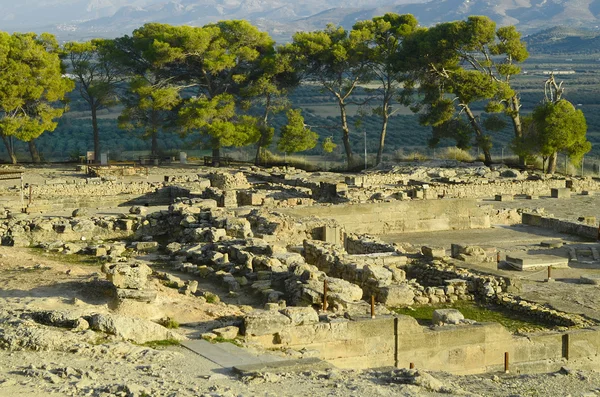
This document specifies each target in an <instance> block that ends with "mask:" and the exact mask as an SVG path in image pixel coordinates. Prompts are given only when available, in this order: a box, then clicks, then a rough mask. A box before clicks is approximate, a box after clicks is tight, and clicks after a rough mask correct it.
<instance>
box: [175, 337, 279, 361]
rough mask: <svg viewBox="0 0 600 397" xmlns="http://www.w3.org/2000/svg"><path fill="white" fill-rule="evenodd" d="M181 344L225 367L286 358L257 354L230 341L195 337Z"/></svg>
mask: <svg viewBox="0 0 600 397" xmlns="http://www.w3.org/2000/svg"><path fill="white" fill-rule="evenodd" d="M181 345H182V346H183V347H185V348H187V349H189V350H191V351H193V352H194V353H196V354H199V355H200V356H202V357H204V358H206V359H207V360H210V361H212V362H213V363H215V364H218V365H220V366H221V367H224V368H231V367H234V366H238V365H251V364H264V363H268V362H273V361H283V360H285V359H283V358H281V357H277V356H272V355H268V354H261V355H255V354H252V353H250V352H248V351H247V350H245V349H243V348H241V347H238V346H235V345H234V344H232V343H228V342H224V343H218V344H217V343H210V342H208V341H205V340H203V339H193V340H186V341H183V342H182V343H181Z"/></svg>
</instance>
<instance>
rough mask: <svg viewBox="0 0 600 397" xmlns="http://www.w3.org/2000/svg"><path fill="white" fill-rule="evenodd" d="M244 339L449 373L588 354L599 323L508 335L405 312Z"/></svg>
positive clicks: (346, 359)
mask: <svg viewBox="0 0 600 397" xmlns="http://www.w3.org/2000/svg"><path fill="white" fill-rule="evenodd" d="M245 337H246V340H247V341H249V342H254V343H259V344H261V345H262V346H263V347H265V348H279V349H280V348H286V349H287V348H291V349H294V350H302V349H306V350H308V351H313V352H315V353H316V355H317V356H318V357H320V358H322V359H325V360H327V361H329V362H331V363H332V364H334V365H335V366H337V367H340V368H353V369H361V368H376V367H382V366H396V367H404V368H406V367H408V366H409V364H410V363H414V364H415V366H416V367H417V368H422V369H425V370H431V371H447V372H451V373H455V374H474V373H484V372H496V371H501V370H502V371H503V370H504V354H505V352H506V353H509V357H510V359H509V361H510V369H511V371H515V370H518V369H525V370H527V371H551V370H557V369H558V368H560V366H562V365H564V361H563V360H565V359H567V358H568V359H580V358H584V357H589V358H592V357H594V356H596V355H597V354H598V353H600V328H599V327H594V328H588V329H582V330H569V331H567V332H545V333H535V334H528V335H525V336H521V335H512V334H510V333H509V332H508V331H507V330H506V329H505V328H503V327H502V326H501V325H499V324H495V323H476V324H473V325H456V326H452V325H446V326H441V327H432V328H429V327H421V326H419V324H418V323H417V322H416V321H415V320H414V319H413V318H411V317H408V316H398V317H378V318H376V319H367V318H363V319H357V320H355V321H350V320H346V319H343V318H341V319H336V320H335V321H329V322H319V323H316V324H306V325H297V326H290V325H289V324H281V326H280V327H277V326H275V327H273V328H271V329H270V333H268V334H263V335H252V334H250V333H246V336H245Z"/></svg>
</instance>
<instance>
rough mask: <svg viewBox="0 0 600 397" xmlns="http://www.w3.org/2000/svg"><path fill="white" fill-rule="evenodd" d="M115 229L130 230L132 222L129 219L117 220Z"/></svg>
mask: <svg viewBox="0 0 600 397" xmlns="http://www.w3.org/2000/svg"><path fill="white" fill-rule="evenodd" d="M116 228H117V229H119V230H124V231H128V230H132V229H133V220H131V219H118V220H117V224H116Z"/></svg>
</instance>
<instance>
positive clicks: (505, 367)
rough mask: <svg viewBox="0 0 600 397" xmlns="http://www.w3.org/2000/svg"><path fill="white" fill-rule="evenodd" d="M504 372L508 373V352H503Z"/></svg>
mask: <svg viewBox="0 0 600 397" xmlns="http://www.w3.org/2000/svg"><path fill="white" fill-rule="evenodd" d="M504 372H505V373H508V352H505V353H504Z"/></svg>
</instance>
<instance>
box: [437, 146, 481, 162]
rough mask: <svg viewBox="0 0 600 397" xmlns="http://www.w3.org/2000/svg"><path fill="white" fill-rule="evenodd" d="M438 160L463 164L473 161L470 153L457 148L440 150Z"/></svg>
mask: <svg viewBox="0 0 600 397" xmlns="http://www.w3.org/2000/svg"><path fill="white" fill-rule="evenodd" d="M482 156H483V155H482ZM439 158H440V159H444V160H457V161H464V162H470V161H473V160H474V158H473V156H472V155H471V153H469V152H467V151H465V150H462V149H459V148H457V147H447V148H445V149H444V150H442V151H441V152H440V154H439Z"/></svg>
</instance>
